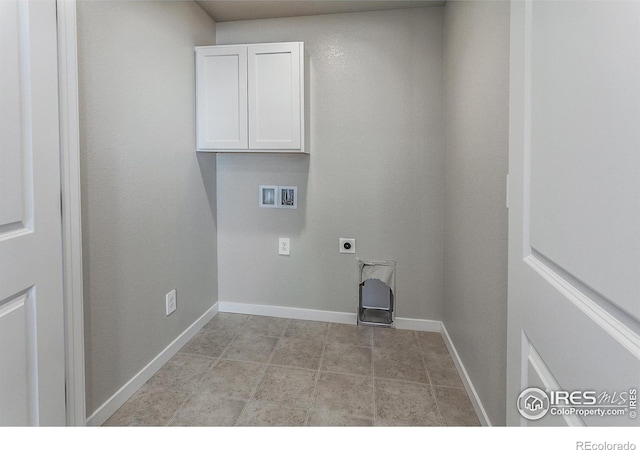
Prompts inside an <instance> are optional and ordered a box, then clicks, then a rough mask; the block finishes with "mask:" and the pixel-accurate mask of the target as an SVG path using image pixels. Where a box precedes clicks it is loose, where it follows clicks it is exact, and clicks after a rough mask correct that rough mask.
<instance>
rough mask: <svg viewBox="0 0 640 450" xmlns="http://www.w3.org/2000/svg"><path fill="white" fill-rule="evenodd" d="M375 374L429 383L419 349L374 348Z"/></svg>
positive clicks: (378, 376)
mask: <svg viewBox="0 0 640 450" xmlns="http://www.w3.org/2000/svg"><path fill="white" fill-rule="evenodd" d="M373 375H374V376H375V377H376V378H393V379H398V380H404V381H414V382H416V383H429V378H428V377H427V372H426V370H425V366H424V363H423V361H422V356H421V355H420V353H419V352H418V351H417V350H415V349H414V350H413V351H408V350H401V349H397V348H374V349H373Z"/></svg>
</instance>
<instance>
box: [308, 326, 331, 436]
mask: <svg viewBox="0 0 640 450" xmlns="http://www.w3.org/2000/svg"><path fill="white" fill-rule="evenodd" d="M330 328H331V325H327V329H326V331H325V332H324V339H322V352H321V353H320V361H319V362H318V370H317V371H316V382H315V384H314V385H313V391H312V392H311V403H310V404H309V408H308V409H307V417H306V418H305V420H304V426H305V427H306V426H307V424H308V423H309V416H310V415H311V408H313V405H314V404H315V400H316V389H318V382H319V381H320V369H321V368H322V361H323V360H324V352H325V350H326V349H327V338H328V335H329V329H330Z"/></svg>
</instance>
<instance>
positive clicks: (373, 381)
mask: <svg viewBox="0 0 640 450" xmlns="http://www.w3.org/2000/svg"><path fill="white" fill-rule="evenodd" d="M370 344H371V389H372V391H373V421H372V422H371V425H372V426H374V427H375V426H376V423H377V421H378V410H377V408H376V367H375V364H374V360H375V356H374V353H375V351H374V347H373V345H374V342H373V330H371V342H370Z"/></svg>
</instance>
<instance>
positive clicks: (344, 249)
mask: <svg viewBox="0 0 640 450" xmlns="http://www.w3.org/2000/svg"><path fill="white" fill-rule="evenodd" d="M355 252H356V240H355V239H353V238H340V253H355Z"/></svg>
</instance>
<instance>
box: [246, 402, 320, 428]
mask: <svg viewBox="0 0 640 450" xmlns="http://www.w3.org/2000/svg"><path fill="white" fill-rule="evenodd" d="M306 419H307V410H306V409H301V408H291V407H288V406H283V405H278V404H274V403H263V402H250V403H249V404H248V405H247V408H246V409H245V411H244V413H243V414H242V416H241V417H240V420H239V421H238V426H243V427H251V426H253V427H300V426H303V425H304V422H305V420H306Z"/></svg>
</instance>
